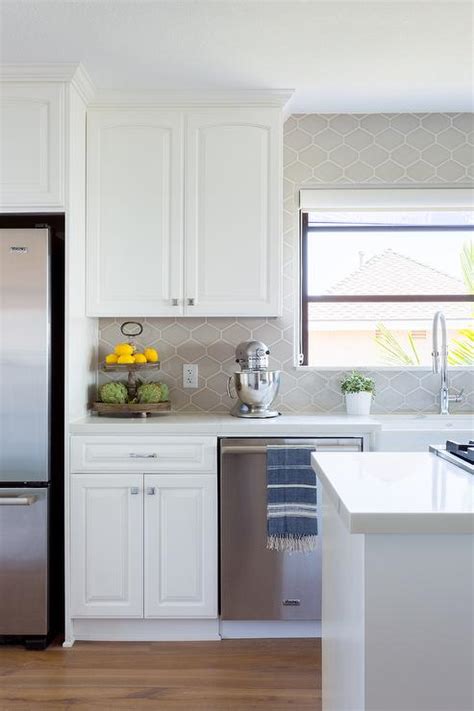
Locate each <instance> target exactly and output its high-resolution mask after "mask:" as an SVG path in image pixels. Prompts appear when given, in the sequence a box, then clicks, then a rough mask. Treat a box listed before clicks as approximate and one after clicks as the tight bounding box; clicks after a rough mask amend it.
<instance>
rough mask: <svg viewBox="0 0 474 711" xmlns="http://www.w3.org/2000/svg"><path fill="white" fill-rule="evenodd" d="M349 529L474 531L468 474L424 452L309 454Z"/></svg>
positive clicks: (472, 482)
mask: <svg viewBox="0 0 474 711" xmlns="http://www.w3.org/2000/svg"><path fill="white" fill-rule="evenodd" d="M312 463H313V468H314V470H315V472H316V474H317V476H318V478H319V480H320V482H321V484H322V485H323V488H324V491H325V493H327V495H328V496H329V497H330V498H331V499H332V501H333V503H334V505H335V507H336V510H337V511H338V513H339V515H340V517H341V519H342V520H343V522H344V524H345V526H346V527H347V529H348V530H349V532H350V533H367V534H377V533H381V534H385V533H411V534H413V533H415V534H416V533H419V534H423V533H431V534H434V533H441V534H444V533H448V534H449V533H457V534H460V533H466V534H472V533H474V476H473V475H472V474H470V473H468V472H465V471H463V470H462V469H460V468H458V467H456V466H455V465H454V464H450V463H449V462H446V461H444V460H443V459H440V458H439V457H437V456H436V455H434V454H431V453H428V452H426V453H425V452H360V453H353V452H351V453H349V452H347V453H346V452H338V453H336V454H334V453H323V452H321V453H319V452H315V453H313V454H312Z"/></svg>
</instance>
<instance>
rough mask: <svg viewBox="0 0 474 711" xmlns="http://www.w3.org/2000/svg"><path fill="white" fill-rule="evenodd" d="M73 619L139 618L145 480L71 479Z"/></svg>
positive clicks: (135, 477) (131, 477)
mask: <svg viewBox="0 0 474 711" xmlns="http://www.w3.org/2000/svg"><path fill="white" fill-rule="evenodd" d="M71 616H72V617H142V616H143V476H141V475H139V474H133V475H126V474H120V475H119V476H115V475H113V474H109V475H95V474H92V475H73V476H72V485H71Z"/></svg>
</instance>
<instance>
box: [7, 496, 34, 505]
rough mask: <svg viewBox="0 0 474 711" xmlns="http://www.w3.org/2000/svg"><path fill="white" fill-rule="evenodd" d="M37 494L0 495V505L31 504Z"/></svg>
mask: <svg viewBox="0 0 474 711" xmlns="http://www.w3.org/2000/svg"><path fill="white" fill-rule="evenodd" d="M37 500H38V497H37V496H0V506H31V504H34V503H35V501H37Z"/></svg>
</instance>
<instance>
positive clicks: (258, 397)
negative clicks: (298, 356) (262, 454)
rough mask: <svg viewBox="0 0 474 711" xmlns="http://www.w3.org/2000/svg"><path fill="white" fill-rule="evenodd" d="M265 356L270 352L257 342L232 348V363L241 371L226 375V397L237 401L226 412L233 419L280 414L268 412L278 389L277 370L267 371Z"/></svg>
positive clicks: (249, 342)
mask: <svg viewBox="0 0 474 711" xmlns="http://www.w3.org/2000/svg"><path fill="white" fill-rule="evenodd" d="M269 355H270V350H269V349H268V348H267V346H266V345H265V344H264V343H261V341H243V342H242V343H239V345H238V346H237V348H236V349H235V360H236V363H238V364H239V365H240V368H241V370H240V372H236V373H233V374H232V375H230V376H229V379H228V381H227V393H228V395H229V397H231V398H232V399H236V398H238V402H237V403H236V404H235V405H234V407H233V408H232V410H231V412H230V414H231V415H233V416H234V417H249V418H264V417H277V416H278V415H279V414H280V413H279V412H278V411H277V410H272V409H270V408H271V405H272V403H273V401H274V400H275V398H276V396H277V394H278V389H279V387H280V371H279V370H269V369H268V356H269ZM232 386H233V388H234V390H235V393H233V392H232Z"/></svg>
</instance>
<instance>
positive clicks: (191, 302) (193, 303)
mask: <svg viewBox="0 0 474 711" xmlns="http://www.w3.org/2000/svg"><path fill="white" fill-rule="evenodd" d="M195 303H196V299H188V306H194V305H195Z"/></svg>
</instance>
